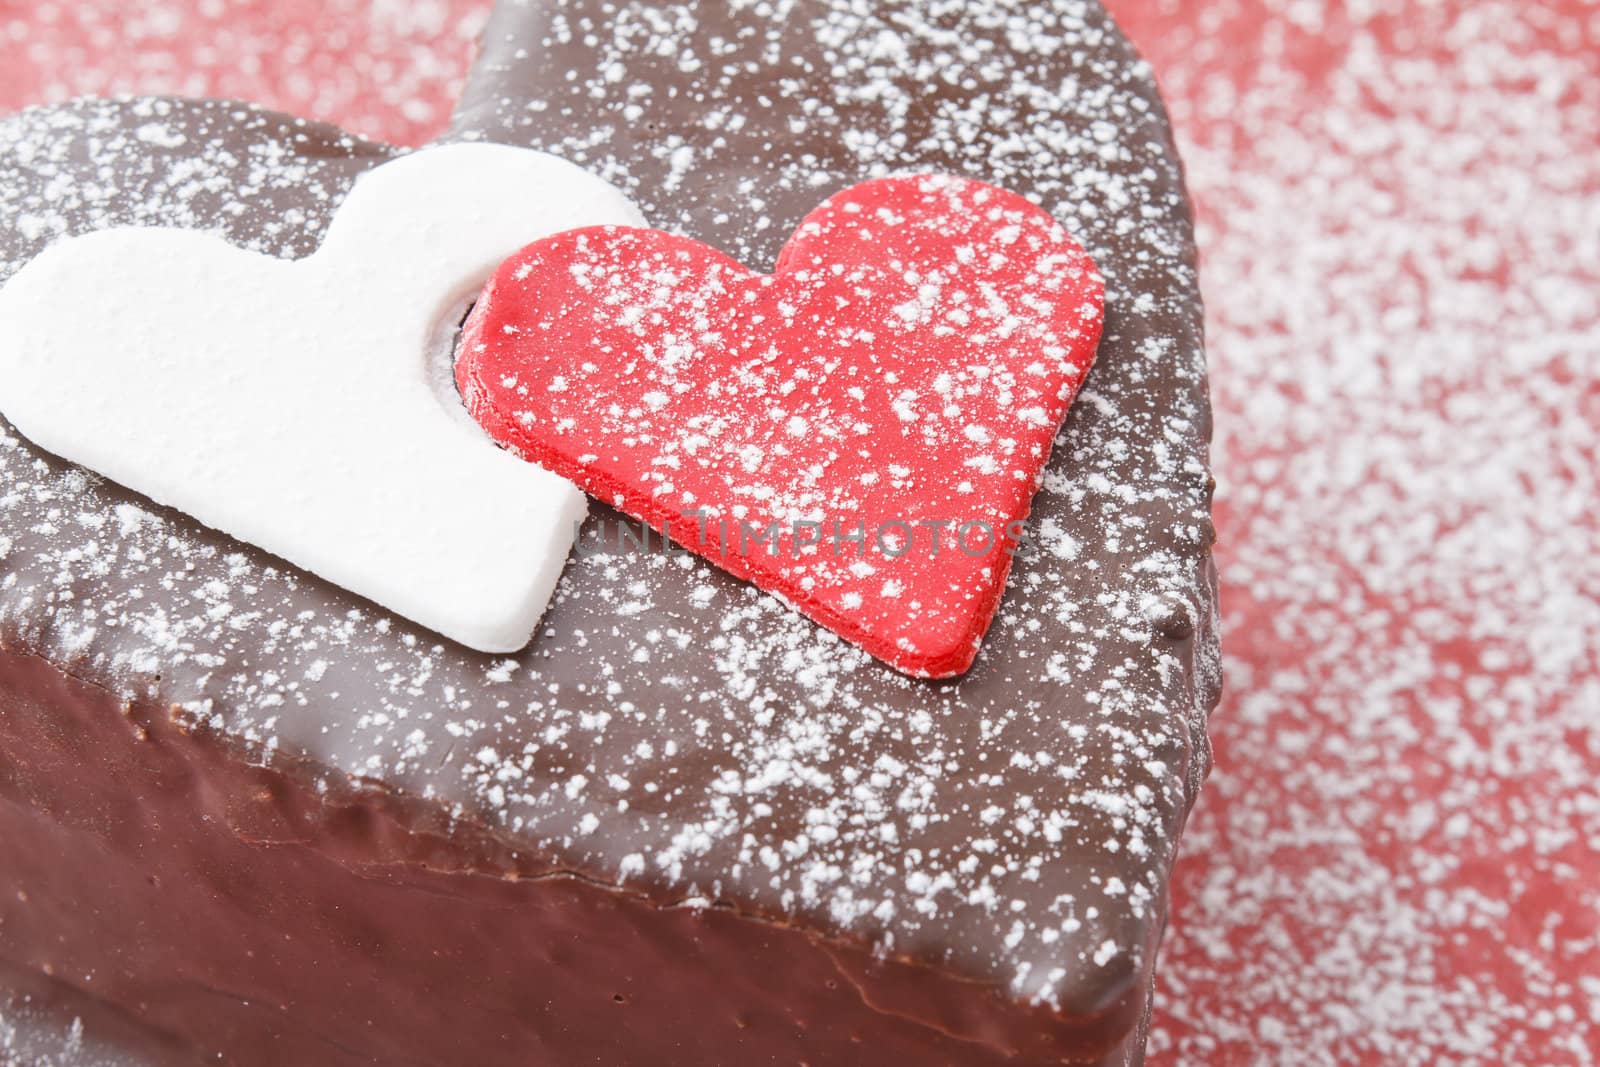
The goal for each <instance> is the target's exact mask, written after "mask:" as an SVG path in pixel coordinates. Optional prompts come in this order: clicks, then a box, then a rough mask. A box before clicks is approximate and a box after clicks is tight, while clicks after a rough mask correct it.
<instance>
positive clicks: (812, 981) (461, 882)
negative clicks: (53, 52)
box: [0, 0, 1219, 1064]
mask: <svg viewBox="0 0 1600 1067" xmlns="http://www.w3.org/2000/svg"><path fill="white" fill-rule="evenodd" d="M1022 10H1023V9H1020V8H1019V9H1017V13H1011V11H1010V9H1009V7H1008V6H1005V5H988V4H982V3H962V4H954V3H952V4H948V5H946V4H937V3H928V2H922V3H916V4H894V5H887V6H886V5H865V4H863V5H851V4H849V3H845V2H843V0H835V2H832V3H826V2H817V0H808V2H796V3H786V4H777V3H774V4H767V3H757V4H747V5H738V6H729V5H720V6H716V7H712V6H711V5H707V6H705V7H704V8H702V7H699V6H698V5H683V6H657V5H650V6H648V7H647V6H645V5H639V4H620V5H618V4H610V3H600V2H599V0H578V2H576V3H571V4H556V3H543V2H532V3H516V2H509V0H508V2H506V3H503V4H502V5H501V7H500V9H499V10H498V11H497V13H496V15H495V16H494V19H493V20H492V22H491V25H490V27H489V30H488V33H487V35H486V41H485V47H484V52H483V55H482V57H481V58H480V60H479V62H478V64H477V67H476V68H475V70H474V73H473V76H472V78H471V80H470V83H469V86H468V89H467V91H466V94H465V95H464V97H463V100H462V103H461V107H460V109H459V112H458V115H457V118H456V121H455V123H454V126H453V130H452V134H451V135H452V136H454V137H458V138H489V139H495V140H501V141H507V142H509V143H515V144H525V145H533V146H537V147H545V148H549V149H551V150H553V151H556V152H558V153H560V154H563V155H566V156H567V157H569V158H572V159H575V160H577V161H579V162H581V163H583V164H585V165H587V166H589V167H591V168H593V169H594V170H596V171H597V172H599V173H601V174H603V175H604V176H606V177H608V178H611V179H612V180H614V181H617V182H618V183H619V184H620V185H621V186H622V187H623V188H624V189H625V190H626V191H627V192H629V193H630V195H632V196H634V197H635V198H636V199H637V200H638V201H639V202H640V204H641V205H642V206H643V207H644V209H645V211H646V214H647V215H648V216H649V217H650V218H651V219H652V220H653V221H654V222H655V223H657V224H658V225H663V226H666V227H670V228H674V229H678V230H680V231H682V232H685V233H688V234H690V235H691V236H694V237H697V238H700V239H703V240H707V241H710V242H712V243H714V244H717V245H719V246H721V247H723V248H725V249H727V250H728V251H730V252H732V253H734V254H736V255H738V256H739V257H740V258H742V259H744V260H745V261H746V262H747V263H750V264H751V265H752V266H757V267H770V265H771V262H772V258H773V256H774V255H775V253H776V250H777V248H778V246H779V245H780V244H781V243H782V241H783V239H784V238H785V237H786V236H787V234H788V232H789V230H790V229H791V228H792V227H793V225H794V224H795V223H796V222H797V221H798V220H799V219H800V217H801V216H802V215H803V214H804V213H805V212H806V211H807V210H809V209H810V208H811V207H813V206H815V204H816V203H818V202H820V200H821V199H823V198H824V197H825V196H827V195H828V194H829V193H831V192H834V191H836V190H837V189H839V188H841V187H843V186H845V185H847V184H849V183H851V182H854V181H857V180H859V179H861V178H863V177H867V176H871V175H876V174H880V173H884V172H888V171H895V170H913V169H914V170H946V171H953V172H957V173H962V174H967V175H970V176H972V177H975V178H979V179H981V180H985V181H990V182H994V183H996V184H1000V185H1004V186H1007V187H1009V188H1012V189H1015V190H1017V191H1019V192H1022V193H1024V194H1026V195H1028V196H1030V197H1032V198H1034V199H1035V200H1036V201H1038V202H1039V203H1041V204H1043V205H1044V206H1046V207H1047V208H1049V209H1050V210H1052V211H1053V212H1055V213H1056V214H1057V215H1058V217H1060V218H1061V219H1062V220H1063V221H1064V222H1066V223H1067V225H1069V226H1070V227H1071V228H1072V229H1073V231H1074V233H1075V234H1076V235H1077V236H1078V237H1079V239H1080V240H1082V241H1083V242H1084V243H1085V245H1086V246H1087V247H1088V248H1089V249H1090V251H1091V252H1092V253H1093V254H1094V255H1095V257H1096V260H1097V262H1098V263H1099V265H1100V267H1101V269H1102V271H1103V272H1104V273H1105V274H1106V276H1107V281H1108V308H1107V328H1106V336H1105V340H1104V343H1103V348H1102V351H1101V355H1100V357H1099V360H1098V362H1097V364H1096V368H1095V370H1094V371H1093V373H1092V374H1091V375H1090V379H1089V382H1088V384H1087V385H1086V386H1085V389H1084V391H1083V393H1082V394H1081V395H1080V397H1079V399H1078V402H1077V404H1076V406H1075V407H1074V409H1073V411H1072V413H1071V415H1069V418H1068V422H1067V425H1066V427H1065V428H1064V430H1063V433H1062V435H1061V437H1060V439H1059V440H1058V442H1057V446H1056V452H1055V456H1054V458H1053V460H1052V463H1051V470H1050V474H1049V477H1048V478H1047V480H1046V484H1045V487H1044V489H1043V490H1042V491H1041V492H1040V494H1039V497H1038V499H1037V500H1036V502H1035V509H1034V518H1033V520H1032V521H1033V523H1034V531H1035V534H1036V537H1037V539H1038V540H1039V541H1040V543H1041V544H1042V545H1043V546H1044V550H1043V551H1041V552H1038V553H1036V554H1035V555H1034V556H1033V557H1032V558H1030V559H1027V560H1024V561H1019V563H1018V565H1017V567H1016V569H1015V571H1014V572H1013V576H1012V579H1011V582H1010V585H1009V586H1008V591H1007V594H1006V598H1005V602H1004V603H1003V605H1002V607H1001V611H1000V614H999V616H998V618H997V620H996V622H995V624H994V626H993V628H992V629H991V631H990V634H989V637H988V639H987V641H986V643H985V647H984V649H983V652H982V653H981V655H980V657H979V659H978V662H977V664H976V665H975V667H974V668H973V670H972V671H971V672H970V673H969V674H967V675H966V676H964V677H963V678H961V679H958V680H955V681H952V682H945V683H930V682H922V681H915V680H912V679H908V678H905V677H902V676H900V675H897V674H896V673H895V672H893V671H892V670H890V669H889V668H886V667H883V666H882V665H880V664H877V663H876V662H874V661H872V660H870V659H869V658H867V657H865V656H864V655H862V654H860V653H858V652H856V651H854V650H852V649H850V648H848V647H847V646H845V645H843V644H842V643H841V642H839V641H838V640H837V639H834V638H833V637H832V636H831V635H829V634H828V633H826V632H825V631H821V630H819V629H817V628H816V627H814V626H812V625H811V624H810V623H809V622H807V621H806V620H804V619H803V618H801V617H799V616H798V615H796V614H794V613H793V612H791V611H789V610H787V609H786V608H784V607H783V606H782V605H780V604H778V603H777V602H776V601H773V600H772V599H771V598H768V597H765V596H763V595H761V594H759V593H757V592H755V591H754V590H752V589H750V588H748V587H746V586H743V585H741V584H740V583H738V582H737V581H734V580H733V579H731V578H728V577H727V576H725V575H724V574H722V573H721V572H719V571H716V570H715V569H713V568H711V567H710V566H709V565H706V564H704V563H700V562H694V561H686V560H683V559H681V558H676V557H674V558H668V557H666V556H664V555H661V554H645V553H639V552H636V551H612V552H607V553H600V554H596V555H589V554H584V555H581V556H579V555H575V556H574V557H573V559H571V560H570V561H569V563H568V567H567V572H566V576H565V578H564V580H563V585H562V588H561V591H560V593H559V594H558V597H557V600H556V602H555V603H554V604H553V606H552V610H551V612H550V614H549V616H548V617H547V618H546V621H545V623H544V625H543V627H542V628H541V632H540V634H539V635H538V637H537V638H536V639H535V641H534V643H533V644H532V645H531V646H530V647H529V649H528V650H527V651H525V652H524V653H522V654H521V655H519V656H517V657H510V658H497V657H488V656H482V655H477V654H474V653H471V652H468V651H466V650H464V649H461V648H459V647H457V646H454V645H450V644H447V643H445V642H443V641H441V640H440V639H439V638H437V637H435V636H433V635H431V634H428V633H427V632H425V631H420V630H418V629H416V628H415V627H413V626H411V625H409V624H407V623H405V622H404V621H403V620H399V619H396V618H392V617H390V616H388V615H387V614H386V613H384V612H383V611H381V610H380V609H377V608H375V607H373V606H372V605H370V604H367V603H365V602H362V601H360V600H358V599H357V598H354V597H351V596H349V595H348V594H345V593H343V592H342V591H340V590H337V589H332V588H329V587H327V586H326V585H325V584H324V583H321V582H320V581H318V580H316V579H315V578H312V577H310V576H308V575H305V574H303V573H300V572H298V571H295V570H294V569H292V568H290V567H288V566H286V565H284V564H282V563H281V562H279V561H277V560H274V559H273V558H271V557H269V556H266V555H265V554H263V553H260V552H257V551H255V550H253V549H251V548H249V547H248V546H244V545H240V544H238V543H237V542H233V541H231V540H230V539H228V538H225V537H222V536H220V535H217V534H215V533H213V532H211V531H208V530H205V529H203V528H201V527H199V526H197V524H195V523H193V522H192V521H190V520H188V519H186V518H185V517H183V516H181V515H176V514H173V513H171V512H168V511H165V510H163V509H160V508H157V507H155V506H153V505H151V504H150V503H149V502H148V501H143V500H141V499H140V498H138V497H136V496H134V495H132V494H129V493H126V492H124V491H122V490H121V489H119V488H118V487H115V486H111V485H108V484H106V483H104V482H103V481H100V480H98V479H95V478H93V477H92V476H88V475H86V474H85V473H84V472H82V471H78V470H75V469H72V468H70V467H68V466H67V465H65V464H61V463H59V462H58V461H55V460H54V459H52V458H51V457H48V456H44V455H41V454H39V453H38V452H36V451H35V450H34V449H32V448H31V447H30V446H29V445H28V444H27V443H26V442H25V441H22V440H21V439H19V438H18V437H17V436H16V434H15V433H14V432H12V431H11V430H10V429H9V427H4V426H3V424H0V429H3V430H4V434H3V436H0V476H3V483H0V484H3V486H4V489H3V490H0V568H3V570H0V573H3V575H4V577H3V579H0V645H3V648H4V655H3V656H0V722H3V726H0V729H3V731H4V734H3V736H4V742H3V746H0V850H8V851H9V853H10V855H9V856H8V857H7V858H6V861H5V862H3V863H0V879H4V880H5V882H6V883H7V884H6V885H5V887H4V890H5V896H4V901H3V904H0V909H3V910H0V959H3V960H5V961H7V962H8V963H9V964H11V965H12V966H15V967H21V968H25V969H30V970H38V971H45V970H46V969H48V970H50V971H51V972H53V974H54V976H55V978H56V980H57V981H59V982H62V983H64V984H66V985H68V986H71V987H74V988H77V989H80V990H90V991H92V993H93V995H95V996H98V997H100V998H103V999H104V1000H105V1001H106V1002H108V1003H110V1004H113V1005H116V1006H117V1007H119V1008H120V1009H122V1010H124V1011H126V1012H128V1013H129V1014H131V1015H133V1016H137V1017H138V1018H140V1019H142V1020H144V1021H145V1022H146V1023H148V1024H149V1025H150V1026H151V1027H153V1028H154V1029H156V1030H157V1031H159V1032H161V1033H164V1034H165V1035H167V1036H168V1037H169V1038H170V1039H171V1040H173V1041H176V1042H180V1043H181V1044H182V1045H183V1047H185V1048H187V1049H190V1050H192V1051H193V1052H194V1054H195V1056H196V1057H197V1058H198V1057H200V1056H209V1055H215V1054H225V1055H226V1056H227V1057H228V1059H229V1060H230V1062H240V1063H253V1062H315V1063H342V1062H346V1061H348V1062H365V1061H371V1060H373V1059H377V1060H380V1061H382V1062H418V1063H444V1062H461V1061H462V1060H463V1059H465V1060H467V1061H469V1062H481V1063H496V1062H523V1063H525V1062H552V1063H570V1062H605V1063H631V1062H641V1063H643V1062H649V1063H676V1062H682V1063H701V1064H704V1063H717V1062H738V1063H746V1062H764V1061H765V1060H767V1059H771V1060H773V1061H774V1062H794V1061H796V1060H802V1061H809V1062H815V1063H829V1064H833V1063H850V1062H880V1061H882V1060H883V1058H884V1057H885V1056H893V1055H896V1054H898V1055H899V1056H901V1057H902V1058H903V1059H906V1060H907V1061H908V1062H918V1063H922V1062H930V1063H940V1062H970V1063H987V1062H999V1061H1001V1060H1005V1061H1007V1062H1013V1063H1018V1062H1039V1063H1048V1062H1063V1061H1068V1062H1072V1061H1076V1062H1094V1061H1097V1060H1104V1061H1105V1062H1133V1061H1136V1060H1137V1058H1138V1057H1139V1055H1140V1049H1141V1048H1142V1043H1143V1041H1142V1025H1141V1021H1142V1019H1143V1017H1144V1014H1145V1012H1146V1011H1147V1008H1148V994H1149V983H1150V977H1151V973H1152V968H1153V961H1154V954H1155V947H1156V944H1157V942H1158V939H1159V936H1160V931H1161V927H1162V924H1163V922H1164V919H1165V901H1166V880H1167V876H1168V873H1169V870H1170V865H1171V861H1172V856H1173V850H1174V848H1175V846H1176V842H1177V837H1178V834H1179V832H1180V830H1181V826H1182V823H1183V820H1184V817H1185V815H1186V814H1187V811H1188V809H1189V806H1190V804H1191V803H1192V801H1193V798H1194V794H1195V791H1196V790H1197V788H1198V786H1199V783H1200V782H1201V780H1202V779H1203V777H1204V774H1205V771H1206V768H1207V765H1208V748H1207V746H1206V741H1205V732H1204V723H1205V716H1206V714H1207V713H1208V712H1209V711H1210V709H1211V708H1212V707H1213V706H1214V704H1215V701H1216V698H1217V690H1218V684H1219V673H1218V669H1217V665H1218V659H1217V646H1216V627H1215V597H1214V577H1213V572H1212V569H1211V563H1210V556H1209V548H1210V545H1211V541H1212V531H1211V525H1210V520H1209V504H1210V483H1209V479H1208V476H1207V473H1206V442H1207V439H1208V436H1209V413H1208V407H1207V403H1206V395H1205V376H1204V362H1203V355H1202V351H1201V336H1200V307H1199V299H1198V293H1197V291H1196V285H1195V271H1194V252H1193V245H1192V238H1191V228H1190V220H1189V213H1188V208H1187V203H1186V201H1185V198H1184V195H1183V190H1182V181H1181V173H1180V169H1179V165H1178V162H1177V158H1176V154H1175V151H1174V149H1173V147H1172V143H1171V139H1170V135H1169V132H1168V130H1167V127H1166V122H1165V118H1164V115H1163V112H1162V110H1161V107H1160V103H1159V100H1158V99H1157V96H1156V93H1155V90H1154V87H1153V85H1152V82H1151V79H1150V76H1149V72H1148V70H1147V69H1146V68H1145V67H1144V65H1143V64H1142V62H1140V61H1139V60H1138V59H1137V57H1136V56H1135V55H1134V54H1133V52H1132V51H1131V49H1130V48H1129V46H1128V45H1127V44H1126V42H1125V41H1124V40H1123V38H1122V37H1121V35H1120V34H1119V33H1118V31H1117V30H1116V29H1115V27H1114V26H1113V25H1112V24H1111V22H1110V20H1109V18H1108V17H1107V16H1106V15H1105V14H1104V12H1103V11H1101V10H1100V9H1099V8H1098V7H1097V6H1095V5H1093V4H1084V3H1068V2H1061V3H1058V4H1055V5H1052V7H1051V8H1050V9H1048V10H1045V11H1039V10H1034V9H1031V8H1030V9H1028V10H1027V12H1026V13H1025V14H1024V13H1022ZM0 147H3V148H4V149H5V151H4V152H3V153H0V218H4V219H5V220H6V225H5V226H4V227H3V228H0V278H4V277H7V276H9V275H10V274H11V273H12V272H14V271H15V270H16V269H17V268H18V267H19V266H20V265H21V264H23V263H25V262H26V261H27V260H28V259H29V258H30V257H31V256H33V255H35V254H37V253H38V251H40V250H41V249H42V248H43V247H44V246H45V245H46V244H47V243H48V242H49V241H50V240H52V239H53V238H55V237H56V236H58V235H60V234H65V233H79V232H85V231H88V230H92V229H96V228H101V227H104V226H107V225H113V224H118V223H124V224H126V223H137V224H147V225H148V224H163V225H180V226H198V227H205V228H210V229H216V230H218V231H219V232H221V233H223V234H224V235H225V236H227V237H228V238H229V239H230V240H233V241H235V242H238V243H240V244H243V245H247V246H250V247H255V248H259V249H261V250H263V251H268V252H271V253H273V254H278V255H287V256H298V255H304V254H306V253H307V252H309V251H310V250H311V249H313V248H314V247H315V245H316V243H317V240H318V239H319V236H320V233H321V232H322V230H323V229H324V228H325V226H326V225H327V221H328V219H329V217H330V214H331V212H332V210H333V209H334V208H335V207H336V205H337V202H338V200H339V198H340V197H341V196H342V194H343V193H344V191H346V190H347V189H348V187H349V184H350V183H351V182H352V181H353V180H354V178H355V177H356V176H357V175H359V174H360V173H361V172H362V171H364V170H366V169H368V168H370V167H371V166H374V165H376V164H377V163H379V162H381V161H383V160H384V159H386V158H389V157H390V156H391V155H392V154H393V150H392V149H389V148H386V147H384V146H380V145H373V144H369V143H364V142H360V141H358V140H355V139H352V138H349V137H347V136H344V135H342V134H340V133H339V132H338V131H336V130H333V129H330V128H327V127H323V126H318V125H314V124H307V123H301V122H297V121H295V120H292V119H288V118H286V117H283V116H277V115H272V114H268V113H264V112H260V111H257V110H254V109H250V108H247V107H245V106H244V105H238V104H231V103H224V102H214V101H213V102H179V101H148V100H147V101H134V102H122V103H89V104H79V105H74V106H71V107H68V108H57V109H47V110H39V111H33V112H29V113H26V114H24V115H22V116H19V117H17V118H15V119H12V120H10V121H8V122H6V123H5V124H4V125H3V127H0ZM286 313H292V309H286ZM152 418H153V419H159V418H160V413H158V412H153V413H152ZM197 447H203V443H202V442H197ZM600 519H603V520H604V521H605V523H606V525H607V527H610V528H614V526H615V524H616V523H617V522H618V521H619V520H618V519H617V517H616V516H615V515H613V514H610V513H609V512H603V509H599V508H597V509H596V520H600ZM151 878H154V879H155V882H154V883H152V882H150V881H149V879H151ZM18 894H21V895H20V896H19V895H18ZM830 983H831V984H830ZM619 994H620V995H622V996H623V997H624V1001H625V1003H624V1004H622V1005H619V1004H618V1003H617V1002H616V1001H615V1000H614V999H613V997H614V995H619ZM223 1003H225V1004H226V1005H227V1006H226V1008H223V1007H222V1006H221V1004H223Z"/></svg>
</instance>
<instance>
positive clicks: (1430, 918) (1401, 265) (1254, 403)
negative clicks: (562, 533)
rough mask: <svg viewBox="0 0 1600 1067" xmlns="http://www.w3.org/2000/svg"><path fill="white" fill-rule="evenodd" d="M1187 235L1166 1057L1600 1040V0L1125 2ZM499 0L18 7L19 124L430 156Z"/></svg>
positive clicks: (1325, 1056) (4, 87)
mask: <svg viewBox="0 0 1600 1067" xmlns="http://www.w3.org/2000/svg"><path fill="white" fill-rule="evenodd" d="M1110 2H1111V6H1112V8H1113V10H1114V11H1115V12H1116V13H1117V15H1118V16H1119V17H1120V18H1121V19H1122V21H1123V23H1124V25H1125V26H1126V27H1127V28H1128V30H1129V32H1130V34H1131V35H1132V36H1133V38H1134V39H1135V40H1136V41H1137V42H1138V43H1139V44H1140V46H1141V47H1142V48H1143V49H1144V50H1145V53H1146V54H1147V55H1148V56H1149V57H1150V59H1151V62H1152V63H1153V64H1154V66H1155V68H1156V71H1157V74H1158V76H1159V77H1160V79H1161V81H1162V83H1163V86H1164V88H1165V89H1166V92H1167V95H1168V100H1169V103H1170V104H1171V107H1172V110H1173V113H1174V118H1175V124H1176V126H1177V129H1178V134H1179V140H1180V142H1181V145H1182V148H1183V150H1184V153H1185V157H1186V159H1187V161H1188V164H1189V168H1190V179H1191V186H1192V190H1193V192H1194V195H1195V199H1196V202H1197V205H1198V209H1199V214H1200V221H1201V245H1202V251H1203V254H1204V266H1205V275H1204V285H1205V290H1206V294H1207V301H1208V316H1209V328H1210V351H1211V360H1212V378H1213V381H1212V386H1213V390H1214V393H1215V397H1216V402H1217V426H1218V440H1217V447H1216V464H1217V468H1218V476H1219V479H1220V481H1221V490H1220V495H1219V500H1218V508H1219V516H1218V519H1219V523H1218V525H1219V527H1220V529H1221V534H1222V542H1221V544H1220V545H1219V546H1218V551H1219V556H1220V561H1221V565H1222V572H1223V578H1224V583H1225V587H1224V611H1225V614H1226V622H1227V630H1226V639H1225V650H1226V654H1227V657H1228V670H1229V682H1228V684H1229V688H1228V692H1227V695H1226V697H1225V699H1224V701H1223V705H1222V707H1221V708H1220V709H1219V711H1218V713H1217V715H1216V717H1215V719H1214V720H1213V726H1212V734H1213V737H1214V739H1215V743H1216V750H1217V769H1216V772H1215V773H1214V774H1213V776H1212V778H1211V781H1210V783H1209V785H1208V786H1207V789H1206V791H1205V793H1204V794H1203V795H1202V797H1201V799H1200V802H1199V805H1198V807H1197V809H1196V812H1195V815H1194V818H1193V820H1192V823H1191V826H1190V829H1189V832H1188V836H1187V837H1186V839H1185V842H1184V846H1183V857H1182V859H1181V861H1180V862H1179V865H1178V871H1177V876H1176V883H1175V889H1174V895H1175V912H1174V919H1173V923H1172V927H1171V929H1170V931H1169V934H1168V938H1167V942H1166V945H1165V948H1164V951H1163V960H1162V964H1161V973H1160V978H1159V981H1158V1001H1157V1008H1156V1018H1155V1024H1154V1033H1153V1034H1152V1037H1151V1050H1152V1056H1151V1059H1152V1062H1153V1063H1155V1064H1176V1063H1218V1064H1233V1063H1294V1064H1322V1063H1340V1064H1343V1063H1362V1064H1409V1063H1417V1064H1431V1063H1460V1064H1485V1065H1488V1064H1496V1065H1498V1064H1592V1063H1595V1062H1596V1061H1597V1060H1600V855H1597V851H1596V849H1597V846H1600V524H1597V521H1596V517H1595V511H1596V507H1597V503H1600V492H1597V486H1596V468H1597V466H1600V2H1597V0H1543V2H1537V3H1524V2H1517V0H1345V2H1343V3H1336V2H1329V3H1319V2H1316V0H1110ZM486 7H487V0H278V2H272V0H186V2H183V3H152V2H127V0H79V2H60V3H56V2H48V0H47V2H38V0H0V110H12V109H16V108H21V107H24V106H26V105H29V104H34V103H43V102H51V101H57V100H62V99H65V98H67V97H70V96H73V95H80V94H106V93H113V92H140V93H146V92H180V93H186V94H193V95H221V96H235V97H243V98H247V99H251V100H255V101H259V102H261V103H264V104H267V105H270V106H273V107H277V108H280V109H283V110H286V111H291V112H298V113H302V114H306V115H310V116H313V117H316V118H323V119H331V120H334V121H338V122H340V123H343V124H344V125H346V126H348V127H350V128H352V129H354V130H356V131H358V132H360V133H364V134H367V135H370V136H375V137H381V138H386V139H390V140H394V141H399V142H402V143H413V144H414V143H420V142H422V141H424V140H426V139H427V138H428V137H429V136H430V135H431V134H432V133H433V132H434V131H436V130H438V129H439V128H440V126H441V125H442V124H443V122H444V119H445V117H446V115H447V113H448V109H449V106H450V102H451V100H452V99H453V95H454V92H455V90H456V87H457V85H458V84H459V82H460V80H461V78H462V76H463V74H464V72H465V69H466V66H467V64H468V62H469V61H470V58H471V54H472V50H473V41H474V39H475V37H476V34H477V31H478V29H479V28H480V27H481V25H482V20H483V16H484V14H485V11H486Z"/></svg>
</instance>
